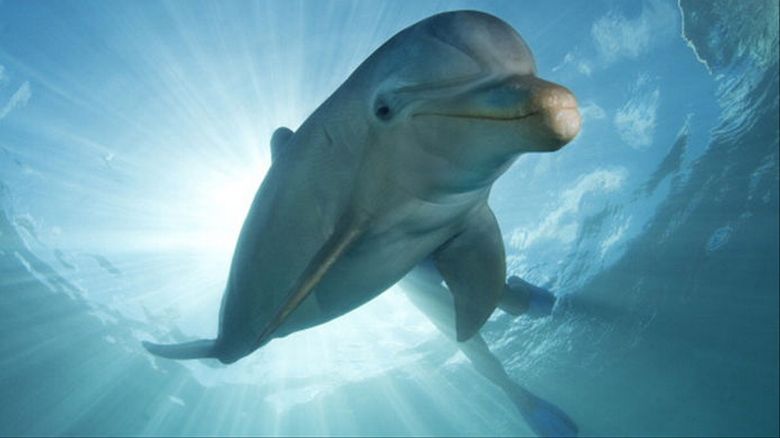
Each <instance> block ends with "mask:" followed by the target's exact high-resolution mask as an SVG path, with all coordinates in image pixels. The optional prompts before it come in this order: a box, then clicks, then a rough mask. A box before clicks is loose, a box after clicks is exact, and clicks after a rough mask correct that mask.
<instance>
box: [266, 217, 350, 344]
mask: <svg viewBox="0 0 780 438" xmlns="http://www.w3.org/2000/svg"><path fill="white" fill-rule="evenodd" d="M342 223H344V225H343V226H339V227H336V230H337V231H336V232H334V233H333V234H332V235H331V236H330V237H329V238H328V240H327V241H326V242H325V244H324V245H322V247H321V248H320V249H319V251H317V254H316V255H315V256H314V258H312V259H311V260H310V261H309V264H308V265H307V266H306V269H305V270H304V272H303V274H302V275H301V276H300V277H298V281H296V282H295V285H294V286H293V288H292V290H291V291H290V293H289V294H288V295H287V297H286V298H285V299H284V301H283V302H282V305H281V306H279V307H278V308H277V309H276V312H275V313H274V317H273V319H271V320H270V321H269V322H268V324H266V326H265V327H264V328H263V331H262V332H261V333H260V335H259V336H258V338H257V341H256V342H255V349H256V348H260V346H262V345H263V344H265V343H266V342H267V341H268V340H270V339H271V337H272V335H273V333H274V331H276V329H278V328H279V327H280V326H281V325H282V324H283V323H284V321H285V320H286V319H287V317H288V316H290V314H291V313H292V312H293V311H295V309H297V308H298V306H300V305H301V303H303V300H305V299H306V297H308V296H309V294H311V293H312V291H313V290H314V288H315V287H316V286H317V284H319V282H320V280H322V277H323V276H324V275H325V274H326V273H327V272H328V270H330V268H331V267H333V265H334V264H335V263H336V261H337V260H338V259H339V257H341V255H342V254H344V252H345V251H346V250H347V249H349V247H350V246H351V245H352V244H353V243H354V242H355V241H356V240H357V239H358V238H359V237H360V236H361V235H362V234H363V232H364V231H365V229H364V226H363V225H362V224H359V223H357V224H353V223H349V222H347V221H343V222H342Z"/></svg>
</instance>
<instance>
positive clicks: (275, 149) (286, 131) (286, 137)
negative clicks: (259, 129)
mask: <svg viewBox="0 0 780 438" xmlns="http://www.w3.org/2000/svg"><path fill="white" fill-rule="evenodd" d="M293 134H294V132H292V130H291V129H290V128H286V127H284V126H282V127H280V128H276V131H274V133H273V135H272V136H271V161H273V160H275V159H276V157H278V156H279V152H280V151H281V150H282V149H283V148H284V145H286V144H287V143H288V142H289V141H290V139H291V138H292V136H293Z"/></svg>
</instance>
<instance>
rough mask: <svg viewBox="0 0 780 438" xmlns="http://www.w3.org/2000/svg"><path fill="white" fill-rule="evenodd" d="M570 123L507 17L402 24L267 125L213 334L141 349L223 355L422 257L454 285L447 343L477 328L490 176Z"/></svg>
mask: <svg viewBox="0 0 780 438" xmlns="http://www.w3.org/2000/svg"><path fill="white" fill-rule="evenodd" d="M579 128H580V115H579V112H578V109H577V102H576V99H575V97H574V96H573V94H572V93H571V92H570V91H569V90H567V89H566V88H564V87H562V86H560V85H557V84H554V83H552V82H548V81H545V80H543V79H541V78H539V77H537V76H536V65H535V61H534V58H533V55H532V54H531V50H530V49H529V48H528V46H527V45H526V43H525V42H524V41H523V39H522V38H521V37H520V35H519V34H518V33H517V32H516V31H515V30H514V29H513V28H512V27H511V26H509V25H508V24H507V23H505V22H504V21H502V20H501V19H499V18H497V17H494V16H492V15H489V14H485V13H482V12H477V11H455V12H447V13H442V14H438V15H434V16H432V17H429V18H427V19H424V20H422V21H420V22H418V23H416V24H414V25H412V26H410V27H408V28H406V29H404V30H402V31H401V32H399V33H397V34H396V35H395V36H393V37H392V38H390V39H389V40H388V41H387V42H385V43H384V44H383V45H382V46H381V47H380V48H379V49H377V50H376V51H375V52H374V53H372V54H371V55H370V56H369V57H368V59H366V60H365V61H364V62H363V63H362V64H361V65H360V66H359V67H358V68H357V69H356V70H355V71H354V72H353V73H352V74H351V75H350V76H349V78H348V79H347V80H346V81H345V82H344V83H343V84H342V85H341V86H340V87H339V88H338V89H337V90H336V91H335V92H334V93H333V94H332V95H331V96H330V97H329V98H328V99H327V100H326V101H325V102H324V103H323V104H322V105H321V106H320V107H318V108H317V109H316V110H315V111H314V112H313V113H312V114H311V116H310V117H309V118H307V119H306V121H304V123H303V124H302V125H301V126H300V127H299V128H298V130H297V131H295V132H293V131H292V130H290V129H287V128H279V129H278V130H277V131H276V132H275V133H274V134H273V136H272V140H271V153H272V157H273V161H272V165H271V167H270V169H269V171H268V173H267V175H266V177H265V179H264V180H263V182H262V184H261V185H260V188H259V189H258V192H257V194H256V196H255V198H254V201H253V202H252V206H251V208H250V211H249V213H248V215H247V218H246V220H245V222H244V225H243V227H242V230H241V233H240V235H239V238H238V242H237V244H236V248H235V252H234V255H233V259H232V263H231V267H230V273H229V277H228V281H227V285H226V289H225V293H224V295H223V299H222V304H221V310H220V320H219V332H218V335H217V337H216V339H205V340H198V341H193V342H187V343H182V344H174V345H160V344H154V343H151V342H144V346H145V348H146V349H147V350H148V351H149V352H151V353H152V354H155V355H157V356H161V357H166V358H171V359H195V358H216V359H218V360H219V361H221V362H222V363H232V362H235V361H236V360H238V359H240V358H242V357H244V356H246V355H248V354H250V353H252V352H253V351H255V350H256V349H258V348H260V347H262V346H263V345H265V344H266V343H268V342H269V341H271V340H272V339H275V338H281V337H284V336H286V335H289V334H290V333H294V332H296V331H299V330H303V329H307V328H310V327H314V326H316V325H319V324H322V323H325V322H327V321H329V320H332V319H334V318H337V317H339V316H341V315H343V314H345V313H347V312H349V311H351V310H353V309H355V308H357V307H358V306H360V305H362V304H364V303H365V302H367V301H369V300H371V299H372V298H374V297H376V296H377V295H378V294H380V293H381V292H383V291H384V290H386V289H388V288H389V287H390V286H392V285H393V284H395V283H396V282H398V281H399V280H401V279H402V278H403V277H404V276H405V275H406V274H407V273H408V272H410V271H411V270H412V269H413V268H414V267H415V266H417V265H418V264H419V263H421V262H423V261H424V260H426V259H431V260H432V261H433V263H434V266H435V268H436V270H437V271H438V272H439V273H440V275H441V276H442V278H443V279H444V281H445V283H446V284H447V287H448V289H449V291H450V292H451V294H452V298H453V299H452V301H453V306H454V309H455V317H454V320H455V322H454V325H455V337H456V339H457V340H458V341H461V342H462V341H466V340H468V339H470V338H472V337H473V336H474V335H476V334H477V332H478V331H479V329H480V327H482V325H483V324H484V323H485V321H486V320H487V319H488V317H489V316H490V314H491V313H492V312H493V311H494V309H495V308H496V306H497V305H498V304H499V303H500V301H501V298H502V295H503V292H504V289H505V276H506V261H505V253H504V247H503V240H502V237H501V233H500V230H499V227H498V224H497V222H496V219H495V216H494V215H493V212H492V211H491V210H490V208H489V207H488V204H487V199H488V195H489V193H490V189H491V186H492V184H493V182H494V181H496V179H497V178H498V177H499V176H500V175H501V174H503V173H504V172H505V171H506V170H507V169H508V168H509V166H510V165H511V164H512V163H513V162H514V161H515V160H516V159H517V157H518V156H520V155H521V154H522V153H525V152H549V151H556V150H558V149H560V148H561V147H562V146H564V145H565V144H567V143H568V142H570V141H571V140H572V139H573V138H574V137H575V136H576V135H577V133H578V132H579Z"/></svg>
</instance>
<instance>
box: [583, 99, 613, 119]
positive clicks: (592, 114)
mask: <svg viewBox="0 0 780 438" xmlns="http://www.w3.org/2000/svg"><path fill="white" fill-rule="evenodd" d="M580 115H581V116H582V119H583V121H587V120H601V119H604V118H606V117H607V113H605V112H604V108H602V107H600V106H598V105H597V104H596V103H594V102H585V103H583V104H582V105H581V106H580Z"/></svg>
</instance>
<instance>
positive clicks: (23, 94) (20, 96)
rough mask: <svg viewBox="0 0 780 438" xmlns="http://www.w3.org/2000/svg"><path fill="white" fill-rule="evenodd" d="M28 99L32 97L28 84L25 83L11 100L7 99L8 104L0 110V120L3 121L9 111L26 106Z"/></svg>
mask: <svg viewBox="0 0 780 438" xmlns="http://www.w3.org/2000/svg"><path fill="white" fill-rule="evenodd" d="M30 97H32V90H31V88H30V82H28V81H25V82H24V83H23V84H22V85H21V86H20V87H19V88H18V89H17V90H16V92H15V93H14V94H13V95H12V96H11V98H10V99H8V102H6V103H5V105H4V106H3V107H2V109H0V120H2V119H4V118H5V117H6V116H7V115H8V114H10V113H11V111H13V110H15V109H17V108H21V107H23V106H25V105H27V102H29V101H30Z"/></svg>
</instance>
